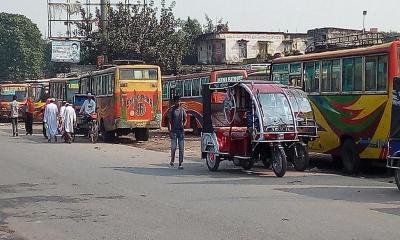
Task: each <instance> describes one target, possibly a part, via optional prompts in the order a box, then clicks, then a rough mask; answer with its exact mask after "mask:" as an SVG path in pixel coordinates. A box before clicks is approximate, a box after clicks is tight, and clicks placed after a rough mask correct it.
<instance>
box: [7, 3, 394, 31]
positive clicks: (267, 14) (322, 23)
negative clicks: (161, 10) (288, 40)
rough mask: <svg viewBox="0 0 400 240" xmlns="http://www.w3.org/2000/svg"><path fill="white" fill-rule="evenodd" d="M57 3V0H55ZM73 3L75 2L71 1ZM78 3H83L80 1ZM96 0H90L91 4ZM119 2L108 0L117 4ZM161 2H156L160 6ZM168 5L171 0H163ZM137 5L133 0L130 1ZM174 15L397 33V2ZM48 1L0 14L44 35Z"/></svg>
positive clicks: (217, 6)
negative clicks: (22, 20)
mask: <svg viewBox="0 0 400 240" xmlns="http://www.w3.org/2000/svg"><path fill="white" fill-rule="evenodd" d="M53 1H54V0H53ZM57 1H60V0H57ZM71 1H75V0H71ZM80 1H81V2H83V1H85V0H80ZM95 1H99V0H92V2H95ZM119 1H121V0H111V2H119ZM160 1H161V0H155V2H156V4H159V2H160ZM166 1H167V2H171V0H166ZM131 2H136V0H131ZM175 2H176V6H175V10H174V12H175V15H176V16H177V17H179V18H182V19H185V18H187V17H188V16H190V17H191V18H196V19H198V20H199V21H200V22H201V23H204V22H205V14H207V15H208V16H209V17H210V18H211V19H219V18H223V19H224V20H225V21H228V22H229V27H230V30H232V31H285V32H286V31H289V32H306V31H307V30H309V29H313V28H320V27H339V28H351V29H362V23H363V15H362V12H363V10H366V11H368V15H367V17H366V23H365V27H366V29H369V28H372V27H377V28H378V29H379V30H382V31H390V30H393V31H400V21H399V20H398V18H399V0H381V1H378V0H335V1H331V0H247V1H243V0H231V1H228V0H175ZM46 5H47V0H0V12H8V13H18V14H22V15H25V16H27V17H28V18H30V19H31V20H32V21H33V22H34V23H36V24H37V25H38V27H39V29H40V30H41V31H42V33H43V35H44V36H47V7H46Z"/></svg>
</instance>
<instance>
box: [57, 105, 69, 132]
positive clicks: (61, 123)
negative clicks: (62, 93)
mask: <svg viewBox="0 0 400 240" xmlns="http://www.w3.org/2000/svg"><path fill="white" fill-rule="evenodd" d="M66 107H67V101H63V102H62V106H61V108H60V114H59V116H58V131H59V132H60V134H61V137H62V138H64V140H65V136H64V133H65V131H64V111H65V108H66Z"/></svg>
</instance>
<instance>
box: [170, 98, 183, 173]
mask: <svg viewBox="0 0 400 240" xmlns="http://www.w3.org/2000/svg"><path fill="white" fill-rule="evenodd" d="M168 115H169V117H168V119H169V124H168V131H169V136H170V138H171V162H170V166H171V167H173V166H174V162H175V152H176V147H177V144H178V146H179V167H178V169H183V166H182V163H183V156H184V151H185V131H184V126H185V122H186V111H185V110H184V109H183V108H182V106H180V97H179V96H175V97H174V106H173V107H172V108H171V109H170V110H169V114H168Z"/></svg>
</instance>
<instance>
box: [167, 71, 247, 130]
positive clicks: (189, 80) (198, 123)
mask: <svg viewBox="0 0 400 240" xmlns="http://www.w3.org/2000/svg"><path fill="white" fill-rule="evenodd" d="M246 78H247V72H246V70H244V69H228V70H216V71H211V72H203V73H194V74H188V75H179V76H169V77H164V78H163V105H162V106H163V118H162V120H163V123H162V126H163V127H167V126H168V122H169V120H168V112H169V109H170V108H171V107H172V105H171V103H170V99H172V98H173V96H175V95H178V96H180V97H181V101H182V103H183V106H184V108H185V109H186V112H187V114H188V117H187V121H186V124H185V129H189V128H192V129H193V132H194V134H196V135H198V134H200V132H201V129H202V128H203V100H202V92H201V89H202V88H201V85H202V84H203V83H214V82H229V81H241V80H243V79H246Z"/></svg>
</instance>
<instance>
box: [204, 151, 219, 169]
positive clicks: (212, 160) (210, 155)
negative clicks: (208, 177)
mask: <svg viewBox="0 0 400 240" xmlns="http://www.w3.org/2000/svg"><path fill="white" fill-rule="evenodd" d="M220 162H221V160H220V158H219V156H217V155H216V154H215V148H214V147H209V148H208V152H207V153H206V163H207V167H208V170H210V171H211V172H216V171H218V168H219V163H220Z"/></svg>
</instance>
